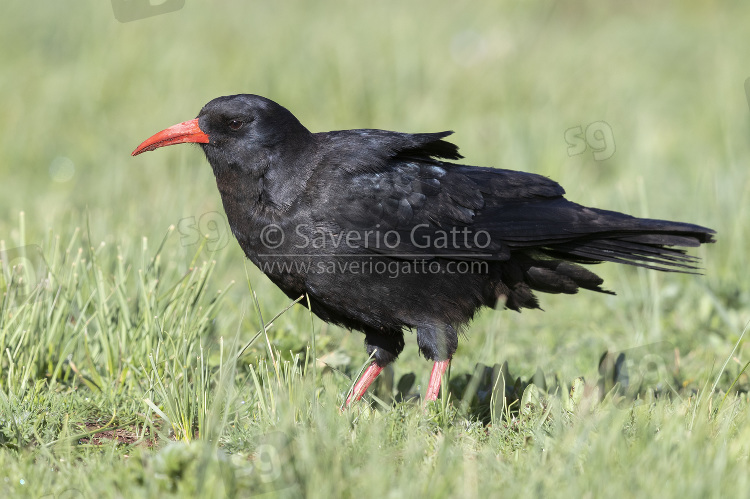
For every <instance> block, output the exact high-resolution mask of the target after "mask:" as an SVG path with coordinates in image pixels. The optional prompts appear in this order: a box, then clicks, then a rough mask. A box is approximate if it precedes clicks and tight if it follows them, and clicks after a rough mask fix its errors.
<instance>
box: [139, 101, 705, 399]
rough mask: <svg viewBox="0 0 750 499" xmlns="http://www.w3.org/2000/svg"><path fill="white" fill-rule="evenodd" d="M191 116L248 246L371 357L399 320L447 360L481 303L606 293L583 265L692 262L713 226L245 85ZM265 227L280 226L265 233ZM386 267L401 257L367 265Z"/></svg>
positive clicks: (389, 340) (532, 304)
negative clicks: (669, 217) (597, 196)
mask: <svg viewBox="0 0 750 499" xmlns="http://www.w3.org/2000/svg"><path fill="white" fill-rule="evenodd" d="M197 123H198V126H199V127H200V131H202V132H204V133H205V134H206V135H208V137H209V141H208V143H202V144H201V147H202V148H203V150H204V152H205V154H206V157H207V159H208V161H209V162H210V164H211V166H212V168H213V171H214V174H215V176H216V182H217V185H218V188H219V191H220V193H221V197H222V201H223V204H224V208H225V210H226V213H227V216H228V219H229V223H230V226H231V227H232V231H233V232H234V234H235V236H236V237H237V240H238V241H239V243H240V246H241V247H242V249H243V250H244V251H245V254H246V255H247V257H248V258H249V259H250V260H252V261H253V262H254V263H255V264H256V265H258V266H259V267H260V268H261V270H262V271H263V272H265V273H266V274H267V275H268V276H269V277H270V279H271V280H272V281H273V282H274V283H276V285H278V286H279V287H280V288H281V289H282V290H283V291H284V292H285V293H286V294H287V295H289V296H290V297H293V298H297V297H299V296H300V295H302V294H307V295H308V296H309V298H310V304H311V306H312V310H313V312H314V313H315V314H317V315H318V316H319V317H320V318H322V319H323V320H326V321H328V322H331V323H334V324H339V325H341V326H344V327H347V328H351V329H356V330H359V331H362V332H364V333H365V335H366V339H365V343H366V345H367V348H368V352H370V353H372V354H374V359H375V363H376V364H377V365H379V366H381V367H382V366H384V365H386V364H388V363H389V362H391V361H393V360H394V359H395V358H396V357H397V356H398V354H399V353H400V352H401V350H402V349H403V346H404V337H403V332H404V331H405V330H416V332H417V343H418V345H419V348H420V351H421V352H422V353H423V354H424V356H425V357H427V358H428V359H431V360H434V361H445V360H449V359H450V358H451V357H452V356H453V353H454V352H455V349H456V346H457V344H458V331H459V329H460V328H461V327H463V326H465V325H466V323H467V322H468V321H469V320H471V318H472V317H473V316H474V314H475V313H476V312H477V311H478V310H479V309H480V308H481V307H483V306H488V307H495V306H497V305H498V304H501V305H504V306H505V307H507V308H510V309H513V310H520V309H522V308H538V306H539V303H538V300H537V297H536V296H535V293H534V292H535V291H536V292H544V293H568V294H572V293H576V292H577V291H578V289H579V288H584V289H588V290H593V291H599V292H608V291H605V290H604V289H603V288H602V287H601V285H602V280H601V279H600V278H599V277H598V276H597V275H596V274H594V273H593V272H591V271H590V270H588V269H586V268H584V267H583V266H582V264H593V263H599V262H605V261H608V262H617V263H625V264H630V265H637V266H641V267H646V268H651V269H657V270H664V271H677V272H692V271H695V270H696V264H697V258H695V257H692V256H689V255H687V254H686V253H685V252H684V250H682V249H680V248H679V247H691V246H698V245H700V244H701V243H708V242H712V241H713V238H712V234H713V233H714V232H713V231H712V230H710V229H707V228H705V227H700V226H697V225H692V224H687V223H680V222H669V221H664V220H650V219H639V218H635V217H631V216H629V215H625V214H622V213H617V212H613V211H605V210H599V209H595V208H587V207H584V206H581V205H578V204H576V203H573V202H571V201H568V200H567V199H565V198H564V197H563V195H564V194H565V191H564V190H563V188H562V187H561V186H560V185H559V184H557V183H556V182H554V181H553V180H550V179H549V178H546V177H543V176H540V175H536V174H532V173H525V172H519V171H512V170H503V169H495V168H483V167H476V166H466V165H460V164H455V163H452V162H449V161H452V160H459V159H461V158H462V156H461V155H460V154H459V153H458V148H457V147H456V146H455V145H454V144H452V143H450V142H448V141H446V140H445V139H446V137H447V136H448V135H450V134H451V132H441V133H420V134H408V133H397V132H390V131H384V130H343V131H334V132H327V133H310V132H309V131H308V130H307V129H306V128H305V127H304V126H303V125H302V124H301V123H300V122H299V121H298V120H297V119H296V118H295V117H294V116H293V115H292V114H291V113H290V112H289V111H288V110H286V109H285V108H283V107H281V106H280V105H278V104H276V103H274V102H272V101H270V100H268V99H265V98H263V97H260V96H255V95H236V96H228V97H220V98H218V99H215V100H213V101H211V102H209V103H208V104H207V105H206V106H205V107H204V108H203V109H202V110H201V112H200V114H199V115H198V119H197ZM144 144H145V143H144ZM138 152H140V151H138ZM269 227H271V228H273V229H274V230H277V232H278V233H283V235H284V238H283V240H282V241H278V238H277V240H274V241H272V242H271V244H269V241H268V240H267V238H266V239H264V238H265V237H266V236H267V235H268V233H267V231H268V228H269ZM384 235H387V237H389V238H390V239H383V238H382V236H384ZM376 236H377V237H380V239H379V240H377V241H376V240H375V239H374V238H375V237H376ZM477 238H479V239H477ZM396 242H397V243H398V244H394V243H396ZM276 243H278V244H276ZM376 243H377V244H376ZM355 262H358V263H355ZM368 262H369V264H370V267H369V270H366V269H365V267H366V266H367V264H368ZM378 262H382V263H378ZM420 264H421V265H422V269H421V270H429V271H426V272H419V271H418V270H420V269H419V265H420ZM459 264H461V265H464V266H465V267H467V268H468V267H469V266H470V265H469V264H474V265H476V266H475V267H472V268H473V269H474V270H473V271H470V272H465V273H460V272H455V270H456V268H457V266H458V265H459ZM378 265H379V267H378ZM425 265H426V266H425ZM355 266H356V267H357V269H358V270H357V271H355V270H354V267H355ZM388 266H390V267H392V269H393V270H395V269H398V272H393V271H391V268H388V271H384V272H380V271H378V270H377V268H380V269H381V270H382V269H385V268H387V267H388ZM399 266H402V267H401V268H399ZM451 266H452V268H453V272H451V271H450V270H451ZM376 267H377V268H376ZM412 267H413V268H412ZM410 268H412V270H413V271H411V272H406V270H408V269H410ZM325 269H327V270H328V271H322V270H325ZM303 303H304V301H303ZM441 365H442V364H441ZM443 369H444V367H443ZM377 372H379V371H377ZM441 372H442V371H441ZM376 375H377V373H376V372H375V373H374V374H373V376H372V377H373V378H374V376H376ZM365 388H366V387H365Z"/></svg>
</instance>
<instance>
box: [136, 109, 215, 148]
mask: <svg viewBox="0 0 750 499" xmlns="http://www.w3.org/2000/svg"><path fill="white" fill-rule="evenodd" d="M184 142H198V143H201V144H208V135H206V134H205V133H203V130H201V129H200V127H199V126H198V118H195V119H194V120H190V121H185V122H184V123H178V124H176V125H174V126H171V127H169V128H167V129H166V130H162V131H161V132H159V133H157V134H155V135H152V136H151V137H149V138H148V139H146V140H144V141H143V143H142V144H141V145H139V146H138V147H137V148H136V149H135V151H133V152H132V153H131V156H138V155H139V154H140V153H142V152H146V151H153V150H154V149H158V148H160V147H164V146H171V145H172V144H182V143H184Z"/></svg>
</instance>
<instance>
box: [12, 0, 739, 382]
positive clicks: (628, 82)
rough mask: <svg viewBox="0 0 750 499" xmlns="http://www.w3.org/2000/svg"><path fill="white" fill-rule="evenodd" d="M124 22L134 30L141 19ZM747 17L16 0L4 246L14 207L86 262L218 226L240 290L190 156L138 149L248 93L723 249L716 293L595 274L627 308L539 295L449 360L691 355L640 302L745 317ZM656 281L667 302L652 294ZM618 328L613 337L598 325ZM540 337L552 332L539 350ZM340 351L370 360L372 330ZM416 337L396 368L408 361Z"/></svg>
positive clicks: (30, 230) (221, 257)
mask: <svg viewBox="0 0 750 499" xmlns="http://www.w3.org/2000/svg"><path fill="white" fill-rule="evenodd" d="M123 5H125V7H126V8H129V9H131V10H130V11H128V12H135V14H138V13H139V11H137V10H134V9H136V7H135V6H134V5H135V2H123ZM722 5H723V4H722ZM734 5H735V6H734V8H733V9H729V8H728V6H726V5H725V6H724V7H723V8H722V9H718V8H717V7H716V6H713V5H711V4H706V5H704V6H695V5H693V6H690V7H687V6H686V5H684V4H682V3H678V2H674V3H672V4H671V5H670V6H669V8H668V7H667V6H664V7H661V8H656V7H648V8H647V7H645V6H637V5H607V6H603V5H600V4H599V3H597V2H583V3H571V2H527V3H525V4H523V5H517V4H515V3H503V2H483V3H468V2H441V3H434V2H416V3H410V4H408V5H406V4H401V3H396V2H378V3H376V4H372V5H368V6H367V8H366V9H365V8H363V6H362V5H361V4H359V3H356V2H338V3H327V2H317V3H311V2H291V3H272V2H225V3H221V4H208V3H201V2H187V3H186V4H185V5H184V7H183V8H182V9H180V10H178V11H176V12H172V13H169V14H163V15H158V16H153V17H149V18H145V19H140V20H136V21H133V22H128V23H120V22H118V21H117V20H116V19H115V17H114V14H113V10H112V5H110V4H109V3H108V2H65V3H62V2H57V3H53V2H48V3H44V4H42V5H39V6H36V7H33V8H32V7H30V6H29V5H27V4H25V3H22V2H9V3H7V4H6V6H5V11H6V12H7V14H6V15H4V16H3V18H4V21H0V22H1V23H2V30H0V41H1V42H2V46H3V47H4V50H2V51H1V52H0V67H2V73H3V76H2V78H1V79H0V99H1V102H2V109H3V116H4V119H3V120H2V121H1V122H0V175H2V178H3V182H2V184H3V188H2V198H0V239H4V240H5V241H6V245H7V246H9V247H13V246H14V245H15V244H17V235H18V234H17V229H18V217H19V212H20V211H24V212H25V217H26V231H27V235H26V239H27V241H26V242H27V243H29V244H31V243H37V244H40V243H41V241H42V240H43V238H44V237H46V236H47V235H48V233H49V232H50V231H51V232H53V233H55V234H56V235H59V236H61V237H62V239H63V240H67V239H68V237H69V236H68V234H67V233H68V232H70V231H71V229H72V228H73V227H84V226H85V224H86V223H88V224H89V226H90V233H91V237H92V240H93V241H92V242H93V243H94V245H98V244H99V242H100V241H104V242H106V243H107V244H108V245H111V246H121V247H124V248H129V247H140V244H141V237H147V238H148V239H149V241H151V244H152V245H156V244H157V243H158V242H159V241H161V239H162V238H163V237H164V235H165V234H166V231H167V228H168V227H169V226H170V225H172V224H175V225H177V224H178V223H180V221H181V220H183V219H186V218H187V219H188V221H190V220H193V218H191V217H194V220H195V221H196V223H200V222H201V216H202V215H203V214H205V213H209V215H208V218H204V219H203V224H202V230H203V231H204V232H206V233H209V235H211V236H212V237H219V236H221V237H222V238H223V239H222V241H226V242H228V244H226V245H225V247H223V248H221V249H220V250H219V251H218V252H217V253H215V254H213V255H210V256H209V255H208V253H206V258H209V257H213V258H215V259H216V260H217V261H218V266H219V269H218V272H217V274H216V275H215V278H214V282H215V283H217V284H216V285H217V286H219V287H221V286H224V285H225V283H226V282H228V281H230V280H237V281H244V270H243V263H242V256H241V252H240V249H239V247H238V245H237V244H236V242H235V241H234V240H233V238H232V237H231V234H229V231H228V228H227V227H226V225H224V226H223V227H221V223H220V222H221V220H222V219H221V217H220V216H218V214H221V215H222V216H223V210H222V207H221V203H220V199H219V196H218V192H217V190H216V188H215V184H214V180H213V176H212V173H211V170H210V168H209V167H208V164H207V163H206V161H205V159H204V158H203V155H202V153H201V152H200V151H199V150H198V148H197V147H180V148H169V149H164V150H160V151H158V152H157V153H153V154H149V155H145V156H141V157H138V158H131V157H130V155H129V154H130V152H131V151H132V150H133V149H134V148H135V146H136V145H138V144H139V143H140V142H141V141H142V140H144V139H145V138H147V137H148V136H150V135H151V134H152V133H154V132H156V131H158V130H161V129H162V128H166V127H167V126H169V125H171V124H174V123H177V122H180V121H184V120H187V119H191V118H193V117H195V115H196V114H197V113H198V111H199V110H200V108H201V107H202V106H203V104H205V103H206V102H207V101H209V100H210V99H212V98H214V97H217V96H220V95H227V94H233V93H256V94H260V95H263V96H266V97H269V98H271V99H273V100H276V101H277V102H279V103H281V104H282V105H284V106H286V107H287V108H289V109H290V110H291V111H292V112H293V113H295V114H296V116H297V117H298V118H299V119H300V120H301V121H302V123H303V124H305V125H306V126H307V127H308V128H309V129H310V130H312V131H326V130H331V129H344V128H383V129H390V130H399V131H410V132H422V131H440V130H454V131H455V132H456V134H455V135H454V136H453V137H452V139H453V140H454V141H455V142H456V143H457V144H458V145H459V146H460V147H461V151H462V153H463V154H464V155H465V156H466V159H465V160H464V161H465V162H466V163H468V164H475V165H486V166H498V167H503V168H511V169H519V170H525V171H532V172H536V173H541V174H543V175H547V176H550V177H552V178H553V179H555V180H557V181H558V182H560V183H561V184H562V185H563V186H564V187H565V188H566V190H567V191H568V197H569V198H570V199H572V200H575V201H576V202H579V203H581V204H584V205H593V206H597V207H602V208H608V209H614V210H622V211H627V212H629V213H632V214H634V215H639V216H645V215H649V216H652V217H655V218H666V219H674V220H681V221H689V222H693V223H698V224H702V225H705V226H708V227H712V228H714V229H716V230H717V231H718V233H719V243H718V244H717V245H714V246H711V247H708V248H701V249H700V250H699V251H698V252H697V254H699V255H701V256H705V257H706V259H705V268H706V272H705V274H706V275H705V277H700V278H694V277H685V276H676V275H667V276H664V275H659V276H657V277H646V274H643V273H641V274H638V272H635V271H632V270H631V269H619V268H616V267H615V268H613V266H602V267H599V268H597V272H601V273H602V274H603V275H604V277H605V278H606V282H607V285H608V286H609V287H610V288H611V289H613V290H615V291H617V292H618V293H619V296H618V297H607V296H596V295H593V294H591V293H582V294H581V295H580V296H576V297H573V298H571V297H569V296H564V297H554V296H543V297H542V304H543V307H544V309H545V310H546V312H545V313H541V312H538V311H536V312H527V313H524V314H523V315H520V316H519V315H518V314H515V313H508V312H506V313H492V312H486V313H484V314H483V315H482V318H481V319H480V321H478V324H477V325H476V326H474V327H472V328H471V329H470V332H469V334H468V335H467V338H465V340H464V341H462V344H461V348H460V351H459V354H458V358H459V359H467V362H471V363H473V362H476V361H483V362H490V363H493V362H495V361H497V360H499V359H504V358H508V359H509V360H515V361H516V362H520V363H522V364H524V365H525V366H526V363H527V362H528V363H530V364H533V365H536V364H539V365H544V364H545V363H546V362H549V361H550V359H549V358H548V357H547V355H553V354H554V353H555V352H556V351H558V350H559V349H565V348H569V347H571V345H576V344H578V343H580V342H584V343H591V342H594V343H595V344H594V345H593V346H591V352H590V354H591V355H595V354H598V353H601V352H600V351H603V350H604V349H605V348H607V347H610V348H615V349H617V348H627V347H629V346H633V345H640V344H643V343H646V342H649V341H657V340H668V341H671V342H674V343H676V344H680V345H682V343H681V342H682V341H683V339H682V332H681V330H680V328H683V327H684V328H689V329H696V324H695V323H694V321H693V320H692V319H691V320H690V321H689V322H687V323H683V322H682V321H681V320H680V315H681V314H680V313H676V314H673V315H670V316H669V317H668V318H667V320H666V321H665V322H668V326H667V327H666V328H660V327H659V326H658V325H655V324H653V320H652V319H653V314H652V313H651V312H650V311H648V310H646V309H647V308H648V307H649V306H650V304H651V303H653V300H652V298H651V297H650V296H649V293H652V292H658V293H665V294H666V295H667V298H668V299H669V300H670V303H671V302H674V303H673V307H674V308H676V309H677V310H678V311H682V312H684V311H685V310H693V309H695V308H696V307H698V306H699V305H700V303H701V302H700V300H697V301H696V300H690V301H687V300H685V301H684V302H683V301H682V300H681V299H680V298H681V297H682V296H683V294H684V293H685V288H700V289H701V291H700V292H698V294H701V295H702V299H703V300H710V298H707V297H706V296H708V295H706V294H705V293H703V291H702V290H703V289H704V288H709V289H711V290H712V293H713V294H714V295H727V296H728V297H731V296H734V295H735V294H741V295H742V298H741V299H740V300H741V301H742V303H743V304H744V305H747V301H748V298H747V291H745V289H746V286H744V284H745V276H746V275H747V270H748V267H747V264H748V259H747V258H746V254H747V244H746V242H747V235H746V234H747V232H746V230H745V228H746V227H747V222H748V220H750V218H749V215H748V192H749V184H748V173H747V171H748V169H747V167H746V161H745V158H747V157H748V124H749V123H750V120H748V103H747V100H746V96H745V93H744V88H743V85H744V81H745V79H746V78H747V77H748V76H750V67H749V66H748V64H747V60H748V56H750V47H748V45H747V44H746V43H744V42H745V38H744V29H743V25H742V22H741V20H742V19H744V17H743V14H746V13H747V12H749V11H743V10H742V8H741V7H740V5H741V4H734ZM599 121H604V122H606V124H607V125H608V126H609V128H610V129H611V132H612V136H611V137H612V139H613V142H614V144H613V145H614V147H615V148H614V153H613V154H611V157H610V158H609V159H606V160H602V161H597V160H595V159H594V154H593V153H594V151H593V150H592V148H591V147H588V148H587V149H586V150H585V152H583V153H582V154H578V155H573V156H570V155H569V150H568V149H569V147H571V150H572V151H573V152H575V151H574V150H573V148H572V144H569V143H568V142H567V141H566V135H565V134H566V130H569V129H571V128H574V127H579V126H580V127H582V129H583V130H585V128H586V126H587V125H588V124H590V123H594V122H599ZM579 145H580V144H579ZM607 147H610V144H607ZM68 177H70V178H69V179H68ZM61 180H62V181H61ZM211 220H214V221H217V222H219V223H218V225H217V226H216V227H214V226H213V225H210V226H209V225H208V222H209V221H211ZM185 223H186V222H182V224H183V225H185ZM199 227H200V226H199ZM222 231H223V232H222ZM179 232H180V231H179V230H178V231H176V232H175V233H174V234H173V235H172V236H171V237H170V239H169V240H168V242H167V245H168V248H169V252H170V257H171V258H173V259H176V258H178V256H179V255H182V257H181V261H182V262H183V264H185V265H186V264H187V262H189V261H190V258H191V257H192V254H193V252H194V250H195V249H196V248H197V244H193V245H190V243H195V237H192V236H191V234H189V233H185V234H180V233H179ZM183 244H187V247H183ZM209 246H211V247H213V248H216V247H221V246H224V245H223V244H214V245H209ZM648 279H656V280H657V282H658V283H659V284H658V286H659V287H658V288H653V287H651V288H649V287H648V286H644V282H648ZM258 280H259V282H258V286H259V293H260V294H262V295H263V296H262V297H261V300H260V301H261V304H262V305H263V306H264V307H267V308H268V310H269V313H270V311H274V310H279V308H280V307H281V306H282V304H284V303H286V302H285V301H284V299H283V298H282V297H281V293H279V292H277V291H276V290H275V289H274V288H273V286H272V285H270V284H269V283H267V281H265V280H264V279H258ZM233 292H234V293H235V295H233V296H232V298H231V300H229V301H232V302H235V303H240V302H241V301H242V300H243V297H245V295H247V292H246V287H245V286H238V287H236V288H235V289H234V291H233ZM705 306H706V307H709V305H705ZM709 308H711V307H709ZM231 309H232V307H229V308H228V309H227V310H226V311H225V315H229V314H230V310H231ZM236 309H237V310H239V309H240V307H239V306H237V307H236ZM612 314H616V315H618V316H619V320H617V321H612V322H606V321H605V322H604V323H602V322H601V319H603V318H604V317H608V316H611V315H612ZM302 315H303V316H304V313H302ZM746 315H747V314H745V316H746ZM730 316H731V314H730ZM732 317H733V316H732ZM702 318H703V319H707V317H702ZM742 318H743V317H739V316H738V317H735V320H734V321H733V322H731V323H730V324H727V323H726V322H724V323H714V324H710V321H707V322H703V323H701V326H702V328H701V331H700V334H696V335H692V336H691V341H693V340H694V342H695V343H699V344H700V346H701V347H703V346H705V345H706V344H707V343H710V342H711V341H712V340H711V336H712V335H718V336H719V337H720V339H726V340H728V341H729V342H731V337H732V335H736V334H738V333H739V330H741V327H742V325H743V322H742ZM226 319H227V320H228V323H231V321H232V320H234V318H231V317H226ZM606 324H611V326H609V327H607V326H606ZM603 326H604V329H609V328H611V330H609V331H606V330H605V331H603V330H602V329H603ZM320 327H321V328H322V329H323V331H322V334H328V333H329V332H330V330H329V329H328V328H326V327H325V326H323V325H321V326H320ZM540 329H542V330H545V331H546V330H548V329H549V330H551V332H550V334H548V335H545V337H544V341H541V342H540V341H538V334H543V332H542V333H539V330H540ZM330 334H332V335H334V340H333V342H334V343H344V344H346V349H347V351H349V352H351V355H355V356H357V358H359V357H361V355H364V354H363V352H362V348H361V336H360V335H358V334H355V335H353V338H349V337H348V336H350V335H348V333H342V332H330ZM305 338H307V335H305ZM412 343H413V342H409V347H408V348H407V350H406V352H405V358H406V357H414V356H416V348H414V345H412ZM719 343H720V346H721V347H722V348H724V347H726V345H727V344H728V343H724V342H723V341H720V342H719ZM682 346H683V347H686V346H687V347H694V346H696V345H695V344H694V343H692V344H690V345H682ZM564 351H566V352H567V350H564ZM597 351H598V352H597ZM584 362H585V364H586V365H591V358H590V357H589V356H586V358H585V359H584ZM569 363H573V364H575V363H576V356H575V355H569V354H568V353H566V354H564V363H561V364H569ZM424 367H427V366H426V365H424ZM526 367H527V368H528V367H529V366H526ZM531 367H533V366H531ZM560 367H562V366H560ZM582 367H583V364H582V365H579V366H577V371H575V372H576V373H578V372H580V370H581V369H582Z"/></svg>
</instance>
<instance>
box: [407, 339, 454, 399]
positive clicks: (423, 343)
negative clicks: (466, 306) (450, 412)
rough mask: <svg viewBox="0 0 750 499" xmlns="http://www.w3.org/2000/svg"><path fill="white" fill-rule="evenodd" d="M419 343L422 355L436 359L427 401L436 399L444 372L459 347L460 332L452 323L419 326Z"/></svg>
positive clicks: (428, 386)
mask: <svg viewBox="0 0 750 499" xmlns="http://www.w3.org/2000/svg"><path fill="white" fill-rule="evenodd" d="M417 344H418V345H419V351H420V352H422V355H424V356H425V357H426V358H428V359H430V360H434V361H435V364H434V365H433V366H432V372H431V373H430V382H429V384H428V385H427V394H426V395H425V401H430V400H436V399H437V396H438V393H439V392H440V383H441V381H442V379H443V374H445V370H446V369H448V366H449V365H450V362H451V359H452V358H453V354H454V353H456V348H458V333H457V332H456V330H455V329H453V327H452V326H450V325H444V326H425V327H418V328H417Z"/></svg>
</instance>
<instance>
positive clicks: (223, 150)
mask: <svg viewBox="0 0 750 499" xmlns="http://www.w3.org/2000/svg"><path fill="white" fill-rule="evenodd" d="M310 136H311V134H310V132H309V131H308V130H307V129H306V128H305V127H304V126H302V124H301V123H300V122H299V121H298V120H297V118H295V117H294V115H293V114H292V113H291V112H289V111H288V110H287V109H286V108H284V107H282V106H280V105H279V104H277V103H275V102H273V101H272V100H269V99H266V98H265V97H261V96H259V95H252V94H240V95H229V96H225V97H218V98H216V99H214V100H212V101H211V102H209V103H208V104H206V105H205V106H203V109H201V112H200V113H198V117H197V118H195V119H194V120H190V121H185V122H183V123H178V124H177V125H174V126H171V127H169V128H167V129H165V130H162V131H161V132H159V133H157V134H155V135H153V136H151V137H149V138H148V139H146V140H145V141H144V142H143V143H142V144H141V145H139V146H138V147H137V148H136V150H135V151H133V152H132V155H133V156H137V155H138V154H141V153H142V152H146V151H153V150H154V149H158V148H160V147H164V146H170V145H173V144H182V143H187V142H193V143H198V144H200V145H201V147H202V148H203V151H204V152H205V154H206V157H207V158H208V161H209V163H211V166H212V167H213V168H214V171H217V170H220V169H223V168H240V169H242V170H245V169H253V168H257V167H258V165H260V164H268V163H269V162H270V161H271V160H272V159H273V157H274V156H275V155H277V154H280V153H281V151H285V152H290V151H293V150H295V149H296V147H295V146H302V145H304V144H306V143H307V142H308V140H309V139H310ZM281 145H283V146H284V147H283V148H282V147H280V146H281Z"/></svg>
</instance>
